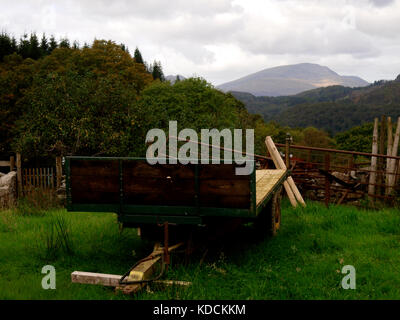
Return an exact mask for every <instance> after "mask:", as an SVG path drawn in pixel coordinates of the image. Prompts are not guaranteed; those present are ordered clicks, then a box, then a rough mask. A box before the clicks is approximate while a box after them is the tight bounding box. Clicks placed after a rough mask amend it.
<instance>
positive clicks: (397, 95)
mask: <svg viewBox="0 0 400 320" xmlns="http://www.w3.org/2000/svg"><path fill="white" fill-rule="evenodd" d="M232 95H233V96H235V98H237V99H238V100H240V101H242V102H243V103H244V104H245V106H246V108H247V110H248V111H249V112H251V113H256V114H261V115H262V116H263V118H264V119H265V120H266V121H276V122H277V123H279V124H281V125H288V126H290V127H308V126H313V127H316V128H318V129H324V130H326V131H328V132H330V133H332V134H335V133H337V132H341V131H345V130H348V129H350V128H352V127H354V126H358V125H361V124H363V123H365V122H372V121H373V120H374V118H375V117H380V116H382V115H385V116H391V117H392V119H393V121H397V117H398V116H400V75H399V76H398V77H397V78H396V80H393V81H386V80H381V81H376V82H375V83H374V84H371V85H369V86H366V87H362V88H349V87H343V86H329V87H326V88H317V89H313V90H309V91H305V92H302V93H299V94H297V95H292V96H280V97H257V96H255V95H252V94H250V93H245V92H232Z"/></svg>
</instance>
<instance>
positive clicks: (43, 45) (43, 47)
mask: <svg viewBox="0 0 400 320" xmlns="http://www.w3.org/2000/svg"><path fill="white" fill-rule="evenodd" d="M40 50H41V55H42V56H45V55H47V54H48V53H49V43H48V41H47V38H46V35H45V34H44V33H43V35H42V40H41V41H40Z"/></svg>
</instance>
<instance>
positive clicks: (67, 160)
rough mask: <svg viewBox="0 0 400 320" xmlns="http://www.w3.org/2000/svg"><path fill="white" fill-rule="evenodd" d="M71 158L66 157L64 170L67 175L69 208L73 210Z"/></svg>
mask: <svg viewBox="0 0 400 320" xmlns="http://www.w3.org/2000/svg"><path fill="white" fill-rule="evenodd" d="M69 161H70V160H69V158H68V157H67V158H66V159H65V168H64V169H65V170H64V172H65V173H66V177H65V187H66V191H67V210H71V204H72V200H71V181H70V176H71V167H70V162H69Z"/></svg>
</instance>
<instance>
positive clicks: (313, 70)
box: [217, 63, 368, 97]
mask: <svg viewBox="0 0 400 320" xmlns="http://www.w3.org/2000/svg"><path fill="white" fill-rule="evenodd" d="M332 85H342V86H345V87H363V86H367V85H368V82H366V81H364V80H363V79H361V78H359V77H355V76H341V75H339V74H337V73H336V72H334V71H332V70H331V69H329V68H328V67H325V66H320V65H318V64H312V63H300V64H294V65H287V66H279V67H274V68H269V69H264V70H262V71H259V72H256V73H253V74H250V75H247V76H245V77H243V78H240V79H237V80H234V81H230V82H227V83H224V84H221V85H219V86H217V88H219V89H221V90H222V91H239V92H248V93H251V94H253V95H255V96H272V97H276V96H283V95H294V94H298V93H300V92H303V91H306V90H311V89H315V88H319V87H327V86H332Z"/></svg>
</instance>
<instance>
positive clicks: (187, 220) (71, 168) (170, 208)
mask: <svg viewBox="0 0 400 320" xmlns="http://www.w3.org/2000/svg"><path fill="white" fill-rule="evenodd" d="M65 165H66V187H67V209H68V211H78V212H114V213H117V214H118V220H119V222H121V223H122V224H123V225H124V226H125V227H136V228H137V227H138V228H141V229H142V230H146V228H150V227H151V226H154V225H156V224H162V223H165V222H168V223H169V224H177V225H208V224H212V223H213V222H214V221H219V222H220V221H224V220H229V219H240V220H241V221H242V222H251V221H254V222H256V223H257V225H258V226H259V227H260V228H261V229H262V230H263V231H262V232H265V233H270V234H272V235H274V234H275V233H276V230H277V229H278V228H279V225H280V199H281V198H280V195H281V189H282V188H281V185H282V183H283V181H284V180H285V179H286V177H287V170H279V169H275V170H274V169H268V170H255V169H254V170H253V172H252V173H251V174H250V175H236V174H235V168H236V167H237V165H235V164H223V163H221V164H188V165H182V164H179V163H178V164H156V165H150V164H149V163H147V161H146V159H144V158H115V157H66V163H65ZM253 168H255V166H253Z"/></svg>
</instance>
